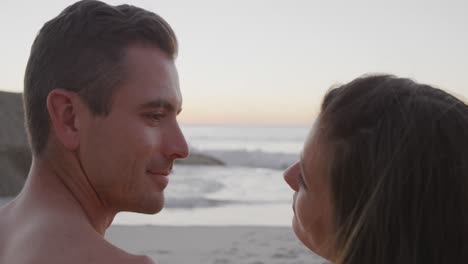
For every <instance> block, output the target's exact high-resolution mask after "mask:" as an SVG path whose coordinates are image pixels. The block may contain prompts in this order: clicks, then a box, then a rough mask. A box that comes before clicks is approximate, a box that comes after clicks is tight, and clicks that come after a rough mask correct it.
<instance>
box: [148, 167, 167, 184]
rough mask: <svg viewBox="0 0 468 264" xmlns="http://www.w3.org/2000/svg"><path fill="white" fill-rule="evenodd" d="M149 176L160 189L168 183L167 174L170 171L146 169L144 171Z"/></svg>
mask: <svg viewBox="0 0 468 264" xmlns="http://www.w3.org/2000/svg"><path fill="white" fill-rule="evenodd" d="M146 172H147V173H148V174H149V175H150V176H151V179H153V181H154V182H155V183H156V184H157V185H158V186H160V187H162V189H164V188H166V186H167V185H168V184H169V174H170V173H171V172H170V171H169V170H165V171H152V170H147V171H146Z"/></svg>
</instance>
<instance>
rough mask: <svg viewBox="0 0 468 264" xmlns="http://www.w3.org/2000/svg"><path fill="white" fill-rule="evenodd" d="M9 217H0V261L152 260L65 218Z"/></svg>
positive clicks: (136, 263) (144, 263)
mask: <svg viewBox="0 0 468 264" xmlns="http://www.w3.org/2000/svg"><path fill="white" fill-rule="evenodd" d="M11 220H12V219H11V218H10V219H6V218H2V217H0V223H2V225H0V234H1V239H0V263H11V264H29V263H49V264H55V263H57V264H58V263H69V264H74V263H77V264H78V263H80V264H81V263H89V264H103V263H123V264H155V262H154V261H153V260H152V259H151V258H149V257H148V256H142V255H133V254H130V253H128V252H126V251H124V250H122V249H120V248H118V247H116V246H114V245H112V244H111V243H110V242H108V241H106V240H105V239H104V238H103V237H102V236H100V235H99V234H97V233H96V232H95V231H94V230H89V229H80V228H79V227H78V226H74V225H73V224H71V223H68V224H67V223H66V221H65V222H62V223H58V222H55V221H54V220H52V219H47V220H48V221H46V219H40V218H39V219H38V218H36V219H30V221H24V219H22V220H19V221H18V222H17V223H14V222H12V221H11ZM17 224H18V225H17ZM5 227H8V228H7V229H5Z"/></svg>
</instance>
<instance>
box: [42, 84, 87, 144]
mask: <svg viewBox="0 0 468 264" xmlns="http://www.w3.org/2000/svg"><path fill="white" fill-rule="evenodd" d="M80 100H81V99H80V97H79V95H78V94H76V93H75V92H71V91H67V90H65V89H54V90H52V91H51V92H50V93H49V95H48V96H47V111H48V112H49V116H50V123H51V130H52V131H51V132H54V134H55V136H56V137H57V139H58V140H59V141H60V142H61V143H62V144H63V145H64V146H65V147H66V148H67V149H69V150H72V151H74V150H76V149H77V148H78V146H79V144H80V137H79V132H80V130H79V127H80V122H79V121H80V120H79V115H78V113H79V112H80V111H79V109H78V108H79V107H80V106H81V105H80V103H81V101H80Z"/></svg>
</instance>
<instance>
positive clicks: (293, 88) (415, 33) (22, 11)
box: [0, 0, 468, 126]
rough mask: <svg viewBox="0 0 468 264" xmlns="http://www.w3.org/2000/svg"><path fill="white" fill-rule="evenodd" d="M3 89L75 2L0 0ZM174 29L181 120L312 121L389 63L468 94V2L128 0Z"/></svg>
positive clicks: (399, 71) (16, 84) (14, 85)
mask: <svg viewBox="0 0 468 264" xmlns="http://www.w3.org/2000/svg"><path fill="white" fill-rule="evenodd" d="M0 1H1V3H2V8H1V9H2V15H1V16H0V32H1V36H2V40H1V41H0V58H1V59H0V72H1V74H0V90H5V91H15V92H21V91H22V88H23V84H22V82H23V75H24V69H25V65H26V62H27V58H28V56H29V49H30V46H31V44H32V42H33V39H34V37H35V35H36V33H37V31H38V30H39V29H40V27H41V26H42V25H43V24H44V23H45V22H46V21H48V20H50V19H51V18H53V17H54V16H56V15H57V14H58V13H59V12H60V11H61V10H63V9H64V8H65V7H66V6H68V5H69V4H71V3H73V2H74V1H64V0H61V1H58V0H42V1H29V0H0ZM106 2H107V3H109V4H121V3H129V4H132V5H136V6H140V7H143V8H145V9H148V10H151V11H153V12H155V13H158V14H159V15H161V16H162V17H163V18H165V19H166V20H167V21H168V22H169V24H171V26H172V27H173V28H174V30H175V32H176V34H177V36H178V39H179V42H180V52H179V57H178V59H177V65H178V69H179V75H180V80H181V89H182V93H183V96H184V107H183V108H184V111H183V113H182V114H181V117H180V120H181V121H182V123H204V124H209V123H215V124H226V123H228V124H255V125H307V126H309V125H311V123H312V120H313V118H314V117H315V115H316V113H317V111H318V107H319V104H320V101H321V99H322V96H323V95H324V94H325V92H326V91H327V90H328V88H329V87H330V86H331V85H333V84H337V83H345V82H348V81H350V80H352V79H354V78H356V77H358V76H360V75H362V74H365V73H375V72H386V73H392V74H396V75H399V76H402V77H411V78H414V79H415V80H416V81H419V82H424V83H428V84H431V85H434V86H437V87H440V88H442V89H444V90H447V91H450V92H452V93H455V94H457V95H459V96H460V97H465V98H468V72H467V71H468V1H462V0H426V1H415V0H393V1H382V0H358V1H334V0H332V1H315V0H304V1H300V0H283V1H274V0H270V1H266V0H233V1H228V0H224V1H223V0H197V1H194V0H160V1H159V0H139V1H137V0H127V1H110V0H109V1H106Z"/></svg>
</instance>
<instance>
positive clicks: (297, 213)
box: [284, 124, 335, 260]
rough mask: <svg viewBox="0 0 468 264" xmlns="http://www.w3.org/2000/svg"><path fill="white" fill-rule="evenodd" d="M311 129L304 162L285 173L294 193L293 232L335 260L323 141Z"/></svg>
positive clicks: (303, 157) (312, 248) (331, 209)
mask: <svg viewBox="0 0 468 264" xmlns="http://www.w3.org/2000/svg"><path fill="white" fill-rule="evenodd" d="M316 127H317V124H316V125H315V126H314V127H313V128H312V130H311V132H310V133H309V136H308V138H307V140H306V142H305V144H304V149H303V152H302V154H301V159H300V160H299V161H298V162H296V163H295V164H293V165H292V166H291V167H289V168H288V169H287V170H286V171H285V172H284V179H285V181H286V182H287V183H288V185H289V186H290V187H291V189H293V190H294V192H295V193H294V197H293V211H294V218H293V224H292V225H293V229H294V232H295V233H296V236H297V237H298V238H299V240H301V241H302V243H304V245H306V246H307V247H308V248H309V249H311V250H312V251H314V252H315V253H317V254H318V255H320V256H322V257H324V258H327V259H330V260H331V259H332V258H333V244H334V235H335V228H334V222H333V203H332V199H331V192H330V184H329V181H328V178H327V176H326V162H325V153H324V145H323V142H320V140H319V136H318V134H317V132H316V130H317V129H316Z"/></svg>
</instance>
